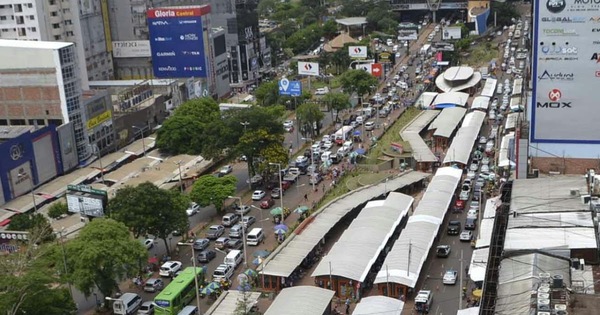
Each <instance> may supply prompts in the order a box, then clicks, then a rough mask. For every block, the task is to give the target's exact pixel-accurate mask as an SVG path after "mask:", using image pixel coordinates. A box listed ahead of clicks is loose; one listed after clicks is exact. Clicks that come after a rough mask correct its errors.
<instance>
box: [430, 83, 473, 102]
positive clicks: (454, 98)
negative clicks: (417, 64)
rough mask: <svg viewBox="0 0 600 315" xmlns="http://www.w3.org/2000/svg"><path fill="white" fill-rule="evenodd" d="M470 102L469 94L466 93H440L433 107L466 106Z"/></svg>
mask: <svg viewBox="0 0 600 315" xmlns="http://www.w3.org/2000/svg"><path fill="white" fill-rule="evenodd" d="M436 83H437V81H436ZM468 100H469V94H467V93H464V92H446V93H440V94H438V96H437V97H436V98H435V100H434V101H433V104H432V105H433V106H437V105H442V104H454V105H456V106H465V105H467V101H468Z"/></svg>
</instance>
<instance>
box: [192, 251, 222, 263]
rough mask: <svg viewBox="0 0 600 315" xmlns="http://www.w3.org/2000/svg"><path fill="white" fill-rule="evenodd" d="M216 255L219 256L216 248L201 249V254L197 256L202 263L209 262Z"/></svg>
mask: <svg viewBox="0 0 600 315" xmlns="http://www.w3.org/2000/svg"><path fill="white" fill-rule="evenodd" d="M215 257H217V253H216V252H215V251H214V250H212V249H206V250H203V251H201V252H200V254H198V257H196V258H197V259H198V262H200V263H208V262H210V261H211V260H213V259H215Z"/></svg>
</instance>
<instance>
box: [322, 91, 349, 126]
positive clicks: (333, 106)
mask: <svg viewBox="0 0 600 315" xmlns="http://www.w3.org/2000/svg"><path fill="white" fill-rule="evenodd" d="M323 101H324V102H325V103H326V104H327V107H328V108H329V110H330V111H332V110H335V111H336V114H335V121H336V122H337V121H339V116H340V112H341V111H342V110H344V109H348V108H350V107H351V105H352V104H351V103H350V97H349V96H348V94H344V93H337V92H334V93H328V94H326V95H325V97H323ZM332 114H333V111H332Z"/></svg>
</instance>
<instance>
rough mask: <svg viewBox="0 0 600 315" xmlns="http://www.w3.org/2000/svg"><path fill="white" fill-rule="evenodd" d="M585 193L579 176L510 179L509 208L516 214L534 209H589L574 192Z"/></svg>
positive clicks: (554, 210)
mask: <svg viewBox="0 0 600 315" xmlns="http://www.w3.org/2000/svg"><path fill="white" fill-rule="evenodd" d="M571 190H575V191H579V193H581V194H585V192H586V191H587V189H586V188H585V178H583V176H547V177H540V178H528V179H517V180H515V181H513V188H512V198H511V201H510V209H511V211H515V212H518V213H519V214H525V213H538V212H567V211H589V205H586V204H584V203H583V202H581V197H580V196H578V193H576V194H574V195H573V194H571Z"/></svg>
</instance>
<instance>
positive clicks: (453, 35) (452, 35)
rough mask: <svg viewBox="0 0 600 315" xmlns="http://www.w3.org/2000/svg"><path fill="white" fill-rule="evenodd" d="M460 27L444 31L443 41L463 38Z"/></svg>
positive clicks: (446, 28)
mask: <svg viewBox="0 0 600 315" xmlns="http://www.w3.org/2000/svg"><path fill="white" fill-rule="evenodd" d="M461 30H462V27H460V26H447V27H444V28H443V29H442V40H447V39H460V38H461Z"/></svg>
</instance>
